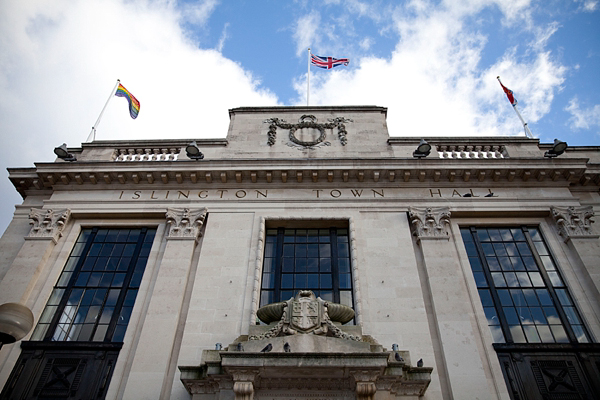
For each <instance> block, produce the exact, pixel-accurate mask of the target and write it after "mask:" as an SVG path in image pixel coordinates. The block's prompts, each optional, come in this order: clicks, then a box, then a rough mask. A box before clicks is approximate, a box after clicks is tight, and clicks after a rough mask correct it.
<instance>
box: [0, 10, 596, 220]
mask: <svg viewBox="0 0 600 400" xmlns="http://www.w3.org/2000/svg"><path fill="white" fill-rule="evenodd" d="M599 2H600V0H561V1H557V0H544V1H537V0H514V1H511V0H463V1H456V0H455V1H452V0H448V1H423V0H413V1H405V2H402V1H383V0H381V1H378V0H374V1H360V0H346V1H342V0H318V1H310V0H303V1H301V0H298V1H275V0H263V1H243V0H237V1H236V0H227V1H226V0H221V1H219V0H205V1H174V0H156V1H152V0H127V1H125V0H39V1H33V0H3V1H1V2H0V142H1V143H2V145H3V146H4V148H10V149H11V150H12V151H10V153H9V154H8V155H6V156H5V157H3V159H2V161H1V163H2V165H1V166H2V170H5V168H6V167H7V166H11V167H28V166H33V163H34V162H35V161H51V160H52V159H53V153H52V149H53V148H54V147H55V146H57V145H60V144H61V143H63V142H67V143H68V144H69V146H79V144H80V143H81V142H84V141H85V140H86V138H87V136H88V133H89V132H90V128H91V126H92V125H93V124H94V122H95V121H96V119H97V117H98V114H99V113H100V110H101V109H102V107H103V105H104V103H105V101H106V98H107V97H108V95H109V92H110V90H111V88H112V87H113V86H114V84H115V81H116V79H117V78H120V79H121V82H122V83H123V84H124V85H125V87H127V88H128V89H129V90H130V91H131V92H132V93H133V94H134V95H135V96H136V97H137V98H138V99H139V100H140V102H141V111H140V116H139V117H138V119H136V120H135V121H134V120H131V119H130V118H129V114H128V112H127V107H126V102H125V100H123V99H120V98H115V99H113V100H111V102H110V104H109V106H108V107H107V110H106V113H105V115H104V117H103V120H102V123H101V125H100V126H99V127H98V137H97V138H98V139H145V138H148V139H150V138H207V137H224V136H225V135H226V133H227V125H228V122H229V121H228V113H227V110H228V109H229V108H233V107H240V106H271V105H305V104H306V77H307V51H306V49H307V47H309V46H310V47H311V48H312V49H313V52H314V53H315V54H318V55H322V56H333V57H338V58H341V57H347V58H349V59H350V65H349V66H347V67H338V68H336V69H334V70H332V71H326V70H321V69H317V68H313V69H311V75H310V82H311V91H310V98H311V105H352V104H365V105H377V106H384V107H388V127H389V131H390V135H392V136H493V135H507V136H511V135H523V129H522V126H521V125H520V122H519V120H518V118H517V116H516V115H515V113H514V111H513V110H512V107H511V106H510V104H509V103H508V101H507V99H506V97H505V95H504V94H503V92H502V91H501V89H500V86H499V85H498V82H497V81H496V76H497V75H500V76H501V77H502V80H503V82H504V84H505V85H506V86H507V87H509V88H511V89H512V90H513V91H514V92H515V96H516V98H517V99H518V101H519V109H520V110H521V112H522V114H523V116H524V117H525V119H526V120H527V121H528V123H529V126H530V128H531V131H532V132H533V134H534V136H535V137H538V138H540V140H541V141H542V142H551V141H552V140H553V139H554V138H555V137H556V138H560V139H562V140H565V141H567V142H568V143H569V144H570V145H599V144H600V90H599V86H600V4H599ZM6 176H7V173H6V172H4V173H3V174H0V188H1V189H2V191H3V193H4V195H3V199H2V200H1V202H0V231H3V230H4V228H5V227H6V225H7V224H8V222H9V221H10V218H11V217H12V212H13V211H14V208H13V205H14V204H18V203H20V201H21V200H20V197H19V195H18V194H17V193H16V191H15V190H14V189H13V188H12V186H11V185H10V183H9V182H8V180H7V179H6Z"/></svg>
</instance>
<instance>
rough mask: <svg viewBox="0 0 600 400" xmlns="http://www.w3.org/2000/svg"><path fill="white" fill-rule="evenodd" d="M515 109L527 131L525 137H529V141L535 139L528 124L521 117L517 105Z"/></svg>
mask: <svg viewBox="0 0 600 400" xmlns="http://www.w3.org/2000/svg"><path fill="white" fill-rule="evenodd" d="M513 108H514V109H515V112H516V113H517V115H518V116H519V119H520V120H521V123H522V124H523V129H525V136H527V137H528V138H529V139H533V135H532V134H531V131H530V130H529V127H528V126H527V122H525V120H524V119H523V117H522V116H521V113H520V112H519V109H518V108H517V106H516V105H514V106H513Z"/></svg>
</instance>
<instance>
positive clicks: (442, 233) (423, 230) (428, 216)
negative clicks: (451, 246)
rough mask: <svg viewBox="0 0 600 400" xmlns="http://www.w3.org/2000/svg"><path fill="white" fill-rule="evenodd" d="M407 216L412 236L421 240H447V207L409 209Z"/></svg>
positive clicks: (448, 212)
mask: <svg viewBox="0 0 600 400" xmlns="http://www.w3.org/2000/svg"><path fill="white" fill-rule="evenodd" d="M408 216H409V218H410V222H411V223H412V225H413V227H414V231H413V234H414V235H415V236H417V237H418V238H419V240H422V239H449V237H450V236H449V235H450V208H449V207H427V208H419V207H409V208H408Z"/></svg>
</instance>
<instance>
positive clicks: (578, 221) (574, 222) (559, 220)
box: [550, 206, 594, 241]
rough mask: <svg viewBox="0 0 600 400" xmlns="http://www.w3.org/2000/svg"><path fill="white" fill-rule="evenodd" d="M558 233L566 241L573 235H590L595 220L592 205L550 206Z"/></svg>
mask: <svg viewBox="0 0 600 400" xmlns="http://www.w3.org/2000/svg"><path fill="white" fill-rule="evenodd" d="M550 211H551V213H552V217H553V218H554V222H555V223H556V228H557V230H558V233H559V234H560V236H562V238H563V239H564V240H565V241H566V240H568V239H570V238H572V237H581V236H584V237H589V236H590V235H592V230H591V227H592V226H591V225H592V223H593V222H594V220H593V219H592V217H593V216H594V209H593V208H592V206H584V207H550Z"/></svg>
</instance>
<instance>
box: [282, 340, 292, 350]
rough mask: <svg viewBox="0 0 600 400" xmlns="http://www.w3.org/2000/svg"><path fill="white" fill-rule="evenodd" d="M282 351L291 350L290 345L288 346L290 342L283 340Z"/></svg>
mask: <svg viewBox="0 0 600 400" xmlns="http://www.w3.org/2000/svg"><path fill="white" fill-rule="evenodd" d="M283 351H285V352H286V353H291V352H292V347H291V346H290V344H289V343H288V342H285V344H284V345H283Z"/></svg>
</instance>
